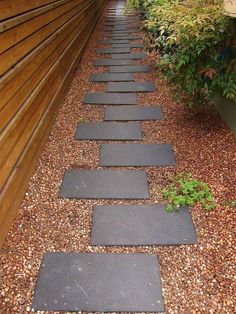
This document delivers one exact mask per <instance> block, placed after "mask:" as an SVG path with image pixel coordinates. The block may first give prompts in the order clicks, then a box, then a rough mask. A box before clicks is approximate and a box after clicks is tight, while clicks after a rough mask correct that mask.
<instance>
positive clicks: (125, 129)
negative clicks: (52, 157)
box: [75, 122, 142, 140]
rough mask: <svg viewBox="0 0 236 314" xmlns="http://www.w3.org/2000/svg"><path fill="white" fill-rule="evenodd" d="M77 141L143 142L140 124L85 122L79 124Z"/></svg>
mask: <svg viewBox="0 0 236 314" xmlns="http://www.w3.org/2000/svg"><path fill="white" fill-rule="evenodd" d="M75 139H77V140H142V132H141V128H140V125H139V123H138V122H130V123H123V122H83V123H78V126H77V129H76V133H75Z"/></svg>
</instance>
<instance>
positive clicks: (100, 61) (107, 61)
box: [93, 59, 132, 66]
mask: <svg viewBox="0 0 236 314" xmlns="http://www.w3.org/2000/svg"><path fill="white" fill-rule="evenodd" d="M131 64H132V61H131V60H130V59H129V60H128V59H127V60H112V59H97V60H95V61H94V63H93V65H94V66H114V65H115V66H120V65H131Z"/></svg>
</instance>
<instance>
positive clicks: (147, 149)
mask: <svg viewBox="0 0 236 314" xmlns="http://www.w3.org/2000/svg"><path fill="white" fill-rule="evenodd" d="M100 165H101V166H106V167H110V166H111V167H119V166H121V167H123V166H125V167H126V166H131V167H137V166H140V167H141V166H175V165H176V162H175V157H174V154H173V149H172V146H171V145H169V144H102V145H101V151H100Z"/></svg>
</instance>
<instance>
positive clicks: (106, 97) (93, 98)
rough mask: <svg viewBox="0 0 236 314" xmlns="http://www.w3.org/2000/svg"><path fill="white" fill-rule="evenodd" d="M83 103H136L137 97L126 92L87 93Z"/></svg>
mask: <svg viewBox="0 0 236 314" xmlns="http://www.w3.org/2000/svg"><path fill="white" fill-rule="evenodd" d="M83 103H84V104H93V105H137V104H138V99H137V96H136V95H135V94H128V93H127V94H120V93H87V94H86V95H85V99H84V101H83Z"/></svg>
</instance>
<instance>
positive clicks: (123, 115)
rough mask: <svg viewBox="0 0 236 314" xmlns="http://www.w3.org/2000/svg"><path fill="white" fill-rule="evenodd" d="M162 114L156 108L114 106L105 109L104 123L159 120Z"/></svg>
mask: <svg viewBox="0 0 236 314" xmlns="http://www.w3.org/2000/svg"><path fill="white" fill-rule="evenodd" d="M161 119H163V112H162V110H161V109H160V108H158V107H142V106H116V107H112V108H111V107H107V108H106V109H105V118H104V120H105V121H132V120H133V121H135V120H136V121H138V120H140V121H142V120H144V121H145V120H161Z"/></svg>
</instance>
